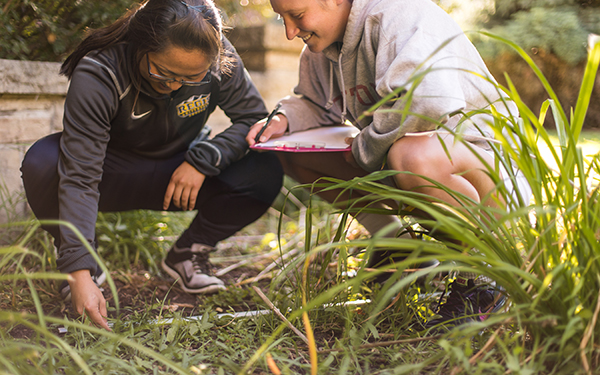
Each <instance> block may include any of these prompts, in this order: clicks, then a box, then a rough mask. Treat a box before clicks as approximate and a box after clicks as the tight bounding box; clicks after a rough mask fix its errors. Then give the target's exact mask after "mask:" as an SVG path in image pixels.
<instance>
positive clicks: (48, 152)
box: [21, 134, 60, 188]
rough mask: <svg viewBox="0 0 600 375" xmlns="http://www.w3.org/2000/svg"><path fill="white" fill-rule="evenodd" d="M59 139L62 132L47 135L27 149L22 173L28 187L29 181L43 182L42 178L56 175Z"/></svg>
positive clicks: (22, 164)
mask: <svg viewBox="0 0 600 375" xmlns="http://www.w3.org/2000/svg"><path fill="white" fill-rule="evenodd" d="M59 139H60V134H53V135H50V136H47V137H45V138H42V139H40V140H39V141H37V142H36V143H34V144H33V146H31V147H30V148H29V150H27V153H26V154H25V157H24V158H23V161H22V163H21V174H22V178H23V182H24V184H25V185H26V186H25V187H26V188H27V184H28V182H33V181H37V183H41V182H40V181H41V180H44V179H45V178H47V177H49V176H54V175H56V170H57V165H58V155H59V146H58V144H59Z"/></svg>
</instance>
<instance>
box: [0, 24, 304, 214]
mask: <svg viewBox="0 0 600 375" xmlns="http://www.w3.org/2000/svg"><path fill="white" fill-rule="evenodd" d="M229 38H230V40H231V41H232V43H233V44H234V46H235V47H236V49H237V50H238V53H239V54H240V55H241V56H242V59H243V60H244V65H245V66H246V68H247V69H248V71H249V73H250V76H251V77H252V79H253V80H254V82H255V83H256V86H257V87H258V90H259V91H260V93H261V95H263V97H264V98H265V102H266V103H267V106H268V107H269V108H271V107H273V106H274V105H275V104H276V103H277V101H278V100H279V98H281V97H283V96H286V95H290V94H291V93H292V89H293V87H294V85H295V83H296V82H297V77H298V56H299V55H300V51H301V49H302V46H303V44H302V42H301V41H300V40H296V41H292V42H290V41H288V40H286V39H285V33H284V30H283V26H282V25H279V24H267V25H264V26H258V27H252V28H249V29H234V30H232V31H231V32H230V34H229ZM59 69H60V63H50V62H31V61H15V60H2V59H0V222H6V221H10V220H12V219H13V218H14V217H16V216H23V215H25V214H27V212H28V206H27V203H26V201H25V199H24V190H23V185H22V182H21V172H20V171H19V168H20V165H21V160H22V159H23V156H24V155H25V153H26V151H27V149H28V148H29V147H30V146H31V145H32V144H33V143H34V142H35V141H36V140H38V139H40V138H42V137H44V136H45V135H48V134H51V133H54V132H57V131H60V130H61V129H62V117H63V106H64V100H65V96H66V92H67V88H68V81H67V79H66V78H65V77H63V76H60V75H59V74H58V72H59ZM209 125H210V127H211V128H212V129H213V135H214V134H216V133H218V132H221V131H223V130H224V129H225V128H227V126H228V125H229V121H228V119H227V117H226V116H225V115H224V114H223V112H222V111H220V110H219V109H217V110H216V111H215V113H214V114H213V115H212V116H211V118H210V120H209ZM6 206H10V207H6Z"/></svg>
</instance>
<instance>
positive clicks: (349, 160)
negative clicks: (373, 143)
mask: <svg viewBox="0 0 600 375" xmlns="http://www.w3.org/2000/svg"><path fill="white" fill-rule="evenodd" d="M344 141H345V142H346V144H347V145H348V146H350V148H352V142H354V138H351V137H348V138H345V139H344ZM344 160H346V163H348V164H350V165H351V166H353V167H354V168H360V166H359V165H358V163H357V162H356V159H354V155H353V154H352V149H351V150H350V151H344Z"/></svg>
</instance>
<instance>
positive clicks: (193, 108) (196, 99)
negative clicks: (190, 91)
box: [177, 94, 210, 118]
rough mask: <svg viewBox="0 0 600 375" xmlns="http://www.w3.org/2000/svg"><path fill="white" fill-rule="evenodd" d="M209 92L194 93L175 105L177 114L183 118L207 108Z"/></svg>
mask: <svg viewBox="0 0 600 375" xmlns="http://www.w3.org/2000/svg"><path fill="white" fill-rule="evenodd" d="M209 102H210V94H204V95H194V96H192V97H190V98H189V99H188V100H184V101H183V102H181V103H179V104H178V105H177V116H179V117H182V118H185V117H191V116H195V115H197V114H198V113H200V112H204V111H205V110H206V108H208V103H209Z"/></svg>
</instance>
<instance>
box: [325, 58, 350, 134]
mask: <svg viewBox="0 0 600 375" xmlns="http://www.w3.org/2000/svg"><path fill="white" fill-rule="evenodd" d="M338 66H339V69H340V83H341V86H342V87H341V91H342V121H341V123H342V124H344V123H345V122H346V113H347V104H346V85H345V84H344V73H343V71H342V54H341V53H340V55H339V58H338ZM331 107H333V63H332V62H331V61H330V62H329V100H327V104H325V109H330V108H331Z"/></svg>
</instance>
